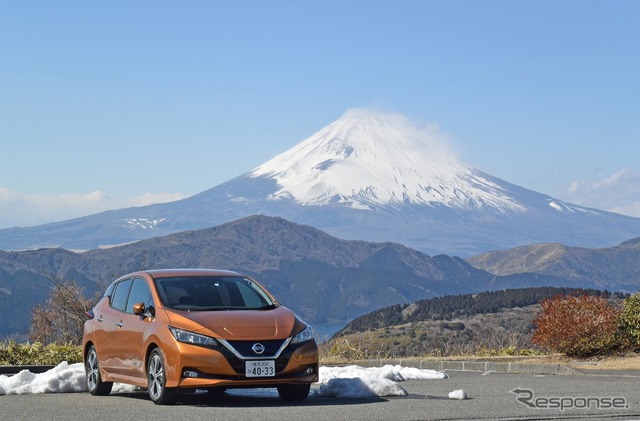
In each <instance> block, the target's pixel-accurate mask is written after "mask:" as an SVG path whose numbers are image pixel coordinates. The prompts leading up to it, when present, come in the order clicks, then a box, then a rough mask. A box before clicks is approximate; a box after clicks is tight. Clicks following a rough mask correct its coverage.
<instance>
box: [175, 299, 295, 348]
mask: <svg viewBox="0 0 640 421" xmlns="http://www.w3.org/2000/svg"><path fill="white" fill-rule="evenodd" d="M165 311H166V312H167V315H168V317H169V320H170V321H171V324H172V325H173V326H175V327H179V328H182V329H186V330H191V331H193V332H198V333H201V334H204V335H211V336H215V337H219V338H223V339H227V340H234V339H243V338H251V339H284V338H287V337H289V336H291V334H292V331H293V328H294V326H295V324H296V316H295V314H294V313H293V312H292V311H291V310H289V309H288V308H286V307H282V306H281V307H277V308H274V309H271V310H223V311H179V310H165Z"/></svg>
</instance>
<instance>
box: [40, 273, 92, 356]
mask: <svg viewBox="0 0 640 421" xmlns="http://www.w3.org/2000/svg"><path fill="white" fill-rule="evenodd" d="M47 278H48V279H49V281H51V283H52V286H51V289H50V291H49V298H48V299H47V300H46V301H45V302H44V303H42V304H39V305H37V306H35V307H34V308H33V310H32V311H31V333H30V338H31V340H32V341H35V342H42V343H43V344H45V345H47V344H50V343H71V344H75V345H79V344H80V343H81V342H82V331H83V328H84V322H85V320H86V316H85V313H86V311H87V310H89V309H90V308H91V307H93V305H94V304H95V303H96V301H97V299H98V297H97V296H96V297H93V298H88V297H87V296H86V295H85V293H84V292H85V291H84V288H83V287H81V286H80V285H78V284H77V283H76V282H75V281H63V280H61V279H60V278H58V277H57V276H55V275H51V274H48V275H47Z"/></svg>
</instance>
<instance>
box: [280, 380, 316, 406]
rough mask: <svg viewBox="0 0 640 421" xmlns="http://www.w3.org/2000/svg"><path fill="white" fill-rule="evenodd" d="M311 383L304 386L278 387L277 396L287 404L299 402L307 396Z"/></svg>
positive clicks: (285, 385) (287, 385)
mask: <svg viewBox="0 0 640 421" xmlns="http://www.w3.org/2000/svg"><path fill="white" fill-rule="evenodd" d="M310 389H311V383H306V384H282V385H280V386H278V394H279V395H280V398H282V400H285V401H287V402H300V401H303V400H305V399H306V398H307V396H309V390H310Z"/></svg>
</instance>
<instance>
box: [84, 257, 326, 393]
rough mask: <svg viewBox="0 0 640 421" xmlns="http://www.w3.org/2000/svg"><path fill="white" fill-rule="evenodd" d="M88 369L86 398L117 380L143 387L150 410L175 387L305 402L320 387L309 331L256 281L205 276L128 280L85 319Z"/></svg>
mask: <svg viewBox="0 0 640 421" xmlns="http://www.w3.org/2000/svg"><path fill="white" fill-rule="evenodd" d="M87 316H88V317H89V320H87V321H86V322H85V325H84V336H83V350H84V365H85V371H86V375H87V384H88V387H89V392H91V394H93V395H106V394H109V393H110V392H111V387H112V385H113V382H121V383H127V384H131V385H134V386H139V387H142V388H147V390H148V392H149V396H150V397H151V400H152V401H153V402H154V403H156V404H170V403H172V402H173V401H174V400H175V398H176V392H177V391H178V390H180V389H191V390H195V389H207V390H225V389H229V388H245V387H274V388H277V389H278V393H279V395H280V397H281V398H282V399H284V400H287V401H301V400H303V399H305V398H306V397H307V395H308V394H309V388H310V386H311V383H313V382H316V381H318V347H317V345H316V342H315V340H314V337H313V332H312V330H311V326H309V325H307V324H306V323H305V322H303V321H302V320H300V319H299V318H298V317H296V315H295V314H294V313H293V312H292V311H291V310H289V309H287V308H286V307H283V306H281V305H280V304H278V302H277V301H276V299H275V298H274V297H273V296H272V295H271V294H270V293H269V292H267V291H266V290H265V289H264V288H263V287H262V286H261V285H260V284H259V283H258V282H256V281H255V280H253V279H251V278H250V277H248V276H244V275H241V274H239V273H236V272H231V271H223V270H209V269H172V270H149V271H143V272H135V273H131V274H129V275H125V276H123V277H121V278H119V279H117V280H116V281H114V282H113V283H112V284H111V285H109V287H108V288H107V290H106V292H105V293H104V296H103V297H102V299H101V300H100V301H99V302H98V304H97V305H96V306H95V307H94V308H93V309H92V310H90V311H88V312H87Z"/></svg>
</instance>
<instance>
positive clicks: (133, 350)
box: [115, 278, 155, 378]
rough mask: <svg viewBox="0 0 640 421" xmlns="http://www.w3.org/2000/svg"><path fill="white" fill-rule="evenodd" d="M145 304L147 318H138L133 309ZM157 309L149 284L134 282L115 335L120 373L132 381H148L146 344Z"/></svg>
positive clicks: (135, 280)
mask: <svg viewBox="0 0 640 421" xmlns="http://www.w3.org/2000/svg"><path fill="white" fill-rule="evenodd" d="M138 303H144V306H145V314H142V315H136V314H134V311H133V306H134V305H135V304H138ZM154 315H155V306H154V302H153V298H152V295H151V290H150V288H149V285H148V284H147V281H146V280H145V279H143V278H134V279H133V280H132V284H131V289H130V290H129V296H128V298H127V304H126V307H125V311H124V312H123V313H121V319H120V320H119V323H118V328H117V331H116V339H117V344H116V345H115V346H116V349H117V354H118V356H119V358H120V359H121V361H122V364H121V367H120V370H121V373H122V374H124V375H127V376H132V377H139V378H144V377H145V366H144V357H145V353H146V348H145V342H146V338H147V336H148V335H149V333H150V331H151V328H150V324H151V323H153V322H154V320H155V317H153V316H154Z"/></svg>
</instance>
